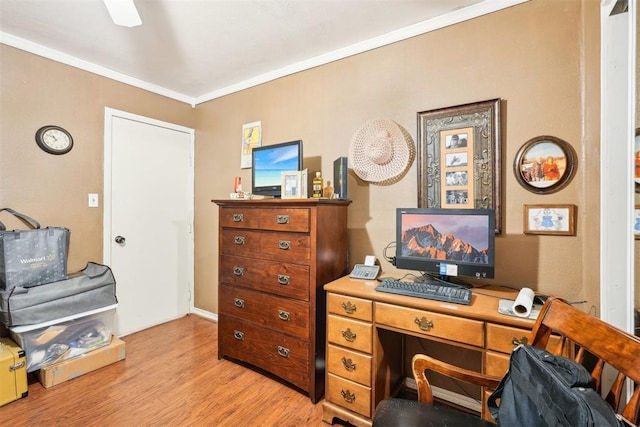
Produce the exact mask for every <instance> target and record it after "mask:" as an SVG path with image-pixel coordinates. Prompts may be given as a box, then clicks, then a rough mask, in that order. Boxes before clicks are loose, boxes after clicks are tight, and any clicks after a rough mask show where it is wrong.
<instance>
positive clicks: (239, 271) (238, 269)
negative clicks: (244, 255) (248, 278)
mask: <svg viewBox="0 0 640 427" xmlns="http://www.w3.org/2000/svg"><path fill="white" fill-rule="evenodd" d="M233 274H234V275H235V276H244V268H243V267H233Z"/></svg>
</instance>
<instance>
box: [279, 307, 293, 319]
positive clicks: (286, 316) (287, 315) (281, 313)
mask: <svg viewBox="0 0 640 427" xmlns="http://www.w3.org/2000/svg"><path fill="white" fill-rule="evenodd" d="M278 317H279V318H280V320H284V321H286V322H288V321H289V320H291V314H290V313H289V312H288V311H284V310H278Z"/></svg>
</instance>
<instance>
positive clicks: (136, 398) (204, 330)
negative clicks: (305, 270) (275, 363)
mask: <svg viewBox="0 0 640 427" xmlns="http://www.w3.org/2000/svg"><path fill="white" fill-rule="evenodd" d="M217 339H218V324H217V323H216V322H214V321H211V320H209V319H205V318H202V317H200V316H197V315H189V316H185V317H183V318H180V319H177V320H174V321H171V322H167V323H164V324H162V325H158V326H155V327H153V328H149V329H146V330H144V331H141V332H137V333H135V334H131V335H129V336H126V337H123V338H122V340H123V341H125V342H126V352H127V357H126V359H125V360H123V361H120V362H116V363H114V364H112V365H109V366H106V367H104V368H102V369H99V370H97V371H94V372H90V373H87V374H85V375H82V376H80V377H78V378H75V379H73V380H70V381H67V382H64V383H62V384H58V385H56V386H54V387H51V388H48V389H45V388H44V387H42V385H40V383H39V382H37V380H35V378H31V377H30V380H29V395H28V396H27V397H26V398H24V399H19V400H17V401H15V402H11V403H9V404H7V405H5V406H3V407H0V420H2V424H5V423H6V424H5V425H12V426H40V425H48V426H63V425H64V426H135V427H146V426H220V427H225V426H228V427H243V426H266V427H268V426H278V427H288V426H324V427H328V426H329V425H328V424H326V423H323V422H322V405H321V404H316V405H314V404H313V403H312V402H311V400H310V399H309V397H308V396H307V395H305V394H303V393H302V392H300V391H297V390H296V389H293V388H291V387H290V386H288V385H286V384H283V383H281V382H280V381H278V380H277V379H275V378H271V377H269V376H266V375H263V374H261V373H259V372H257V371H255V370H253V369H249V368H247V367H245V366H242V365H240V364H237V363H234V362H231V361H229V360H226V359H222V360H218V354H217V349H218V345H217Z"/></svg>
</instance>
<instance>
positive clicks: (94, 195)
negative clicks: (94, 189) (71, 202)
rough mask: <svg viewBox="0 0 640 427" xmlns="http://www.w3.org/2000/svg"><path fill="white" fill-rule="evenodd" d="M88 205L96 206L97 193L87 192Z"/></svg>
mask: <svg viewBox="0 0 640 427" xmlns="http://www.w3.org/2000/svg"><path fill="white" fill-rule="evenodd" d="M89 207H90V208H97V207H98V194H97V193H89Z"/></svg>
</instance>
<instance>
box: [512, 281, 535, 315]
mask: <svg viewBox="0 0 640 427" xmlns="http://www.w3.org/2000/svg"><path fill="white" fill-rule="evenodd" d="M534 296H535V294H534V293H533V289H529V288H522V289H521V290H520V293H518V296H517V297H516V300H515V301H514V302H513V307H512V310H513V312H514V313H515V315H516V316H519V317H529V315H530V314H531V307H533V297H534Z"/></svg>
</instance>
